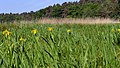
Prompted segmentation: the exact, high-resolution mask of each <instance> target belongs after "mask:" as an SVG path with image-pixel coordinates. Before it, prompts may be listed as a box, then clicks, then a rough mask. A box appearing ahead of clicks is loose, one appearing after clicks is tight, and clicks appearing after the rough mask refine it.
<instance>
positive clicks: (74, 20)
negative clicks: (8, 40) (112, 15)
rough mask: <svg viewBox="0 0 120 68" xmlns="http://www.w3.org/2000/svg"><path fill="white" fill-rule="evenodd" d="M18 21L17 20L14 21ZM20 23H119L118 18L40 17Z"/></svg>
mask: <svg viewBox="0 0 120 68" xmlns="http://www.w3.org/2000/svg"><path fill="white" fill-rule="evenodd" d="M14 23H18V22H16V21H15V22H14ZM20 23H22V24H28V23H29V24H32V23H37V24H110V23H112V24H114V23H120V21H119V20H114V19H109V18H85V19H83V18H82V19H80V18H42V19H39V20H37V21H20Z"/></svg>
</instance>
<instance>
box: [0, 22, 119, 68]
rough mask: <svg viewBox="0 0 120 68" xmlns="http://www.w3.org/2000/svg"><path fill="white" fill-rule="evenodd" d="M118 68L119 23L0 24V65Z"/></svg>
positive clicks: (14, 67)
mask: <svg viewBox="0 0 120 68" xmlns="http://www.w3.org/2000/svg"><path fill="white" fill-rule="evenodd" d="M119 67H120V25H119V24H92V25H84V24H35V23H33V24H14V23H13V24H0V68H119Z"/></svg>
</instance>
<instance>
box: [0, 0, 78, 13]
mask: <svg viewBox="0 0 120 68" xmlns="http://www.w3.org/2000/svg"><path fill="white" fill-rule="evenodd" d="M74 1H79V0H25V1H24V0H21V1H16V0H9V1H7V2H6V1H5V0H1V1H0V13H23V12H31V11H34V12H35V11H38V10H40V9H44V8H46V7H48V6H52V5H54V4H58V3H59V4H62V3H64V2H74ZM31 6H32V7H31Z"/></svg>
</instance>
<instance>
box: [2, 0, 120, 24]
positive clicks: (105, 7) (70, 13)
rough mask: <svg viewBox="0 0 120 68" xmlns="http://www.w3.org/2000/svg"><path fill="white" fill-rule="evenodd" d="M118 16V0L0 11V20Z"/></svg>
mask: <svg viewBox="0 0 120 68" xmlns="http://www.w3.org/2000/svg"><path fill="white" fill-rule="evenodd" d="M44 17H45V18H86V17H92V18H96V17H98V18H114V19H119V18H120V0H80V1H79V2H78V1H75V2H64V3H63V4H54V5H53V6H48V7H46V8H44V9H40V10H38V11H36V12H33V11H31V12H23V13H21V14H19V13H14V14H13V13H1V14H0V22H13V21H21V20H29V21H30V20H37V19H40V18H44Z"/></svg>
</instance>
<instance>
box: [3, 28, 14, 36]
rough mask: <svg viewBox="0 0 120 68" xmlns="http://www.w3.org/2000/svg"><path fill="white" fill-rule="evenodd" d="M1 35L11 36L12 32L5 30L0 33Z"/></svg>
mask: <svg viewBox="0 0 120 68" xmlns="http://www.w3.org/2000/svg"><path fill="white" fill-rule="evenodd" d="M2 34H3V35H5V36H6V37H7V36H9V35H10V34H12V32H10V31H8V30H7V29H6V30H5V31H3V32H2Z"/></svg>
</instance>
